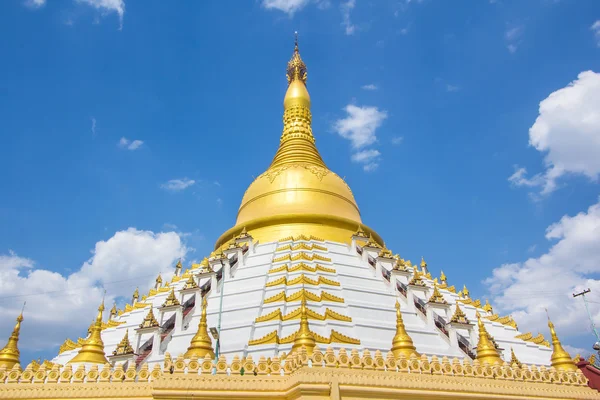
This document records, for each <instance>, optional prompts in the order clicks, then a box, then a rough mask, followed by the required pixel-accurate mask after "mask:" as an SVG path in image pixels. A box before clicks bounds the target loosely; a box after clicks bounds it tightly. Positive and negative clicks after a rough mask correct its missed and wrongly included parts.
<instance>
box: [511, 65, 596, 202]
mask: <svg viewBox="0 0 600 400" xmlns="http://www.w3.org/2000/svg"><path fill="white" fill-rule="evenodd" d="M529 144H530V145H531V146H533V147H535V149H536V150H538V151H540V152H542V153H545V157H544V163H545V165H546V170H545V171H544V172H543V173H540V174H537V175H534V176H533V177H531V178H528V177H527V176H526V172H527V171H526V170H525V168H518V167H517V170H516V172H515V173H514V174H513V175H512V176H511V177H509V181H510V182H511V183H512V184H514V185H516V186H528V187H540V188H541V193H542V194H549V193H551V192H552V191H554V190H555V189H556V188H557V180H558V178H560V177H562V176H564V175H566V174H568V173H572V174H580V175H584V176H587V177H589V178H590V179H592V180H596V179H598V176H600V157H598V154H600V74H599V73H596V72H593V71H585V72H581V73H580V74H579V75H578V77H577V79H576V80H575V81H573V82H571V83H570V84H569V85H568V86H566V87H564V88H562V89H559V90H557V91H556V92H554V93H552V94H550V96H548V97H547V98H545V99H544V100H542V102H541V103H540V109H539V115H538V117H537V119H536V120H535V123H534V124H533V126H532V127H531V128H530V129H529Z"/></svg>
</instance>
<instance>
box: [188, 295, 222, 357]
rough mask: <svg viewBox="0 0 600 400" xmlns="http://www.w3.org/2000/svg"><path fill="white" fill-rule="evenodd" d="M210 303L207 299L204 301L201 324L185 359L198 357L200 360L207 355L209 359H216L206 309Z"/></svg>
mask: <svg viewBox="0 0 600 400" xmlns="http://www.w3.org/2000/svg"><path fill="white" fill-rule="evenodd" d="M207 307H208V302H207V301H206V297H205V298H204V299H203V300H202V315H201V317H200V323H199V324H198V331H197V332H196V334H195V335H194V337H193V338H192V341H191V343H190V347H188V349H187V351H186V353H185V357H186V358H190V357H192V356H196V357H198V358H200V359H202V358H204V357H205V356H206V355H207V354H208V356H209V357H211V358H212V357H214V356H215V352H214V350H213V347H212V340H211V338H210V335H209V334H208V324H207V322H206V308H207Z"/></svg>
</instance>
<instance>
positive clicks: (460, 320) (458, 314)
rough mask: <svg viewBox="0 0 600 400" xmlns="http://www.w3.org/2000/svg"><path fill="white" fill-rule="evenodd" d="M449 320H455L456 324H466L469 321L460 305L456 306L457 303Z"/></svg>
mask: <svg viewBox="0 0 600 400" xmlns="http://www.w3.org/2000/svg"><path fill="white" fill-rule="evenodd" d="M450 322H456V323H457V324H468V323H469V320H468V319H467V316H466V315H465V313H464V312H463V310H461V309H460V307H459V306H458V303H456V308H455V309H454V315H452V318H450Z"/></svg>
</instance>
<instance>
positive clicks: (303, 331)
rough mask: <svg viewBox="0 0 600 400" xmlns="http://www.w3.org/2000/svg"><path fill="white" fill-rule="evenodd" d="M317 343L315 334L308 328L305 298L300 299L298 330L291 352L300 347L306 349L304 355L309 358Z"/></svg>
mask: <svg viewBox="0 0 600 400" xmlns="http://www.w3.org/2000/svg"><path fill="white" fill-rule="evenodd" d="M316 345H317V341H316V339H315V334H314V333H312V331H311V330H310V327H309V326H308V311H307V309H306V297H302V305H301V306H300V329H298V331H297V332H296V334H295V336H294V345H293V346H292V352H294V351H299V350H300V349H301V348H302V346H304V347H305V348H306V354H308V355H309V356H310V355H311V354H312V353H313V350H314V348H315V346H316Z"/></svg>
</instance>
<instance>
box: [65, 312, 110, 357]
mask: <svg viewBox="0 0 600 400" xmlns="http://www.w3.org/2000/svg"><path fill="white" fill-rule="evenodd" d="M103 311H104V300H102V303H101V304H100V307H98V315H97V316H96V322H95V323H94V325H93V326H92V329H91V333H90V336H89V337H88V338H87V339H86V340H85V343H84V344H83V346H82V347H81V350H79V352H78V353H77V355H76V356H75V357H74V358H73V359H72V360H71V361H69V362H70V363H79V362H81V363H93V364H106V363H107V362H108V360H107V359H106V355H105V354H104V342H103V341H102V336H101V334H100V333H101V332H102V312H103Z"/></svg>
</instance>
